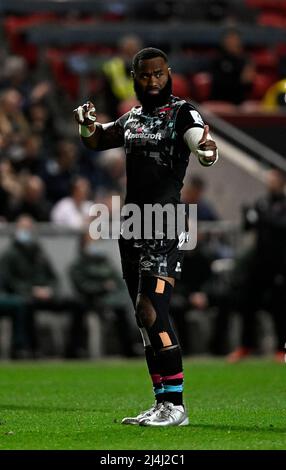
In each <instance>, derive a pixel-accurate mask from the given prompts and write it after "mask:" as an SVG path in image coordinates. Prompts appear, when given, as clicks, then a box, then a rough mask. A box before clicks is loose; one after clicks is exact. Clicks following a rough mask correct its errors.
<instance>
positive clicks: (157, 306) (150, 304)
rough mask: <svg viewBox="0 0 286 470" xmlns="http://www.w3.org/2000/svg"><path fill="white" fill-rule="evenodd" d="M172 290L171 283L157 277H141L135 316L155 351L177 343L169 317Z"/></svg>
mask: <svg viewBox="0 0 286 470" xmlns="http://www.w3.org/2000/svg"><path fill="white" fill-rule="evenodd" d="M172 291H173V287H172V286H171V284H169V282H167V281H165V280H163V279H160V278H158V277H153V276H152V277H151V276H150V277H147V276H145V277H143V278H142V279H141V287H140V292H139V297H138V302H137V308H136V317H137V321H138V322H140V324H141V327H144V328H145V330H146V331H147V334H148V337H149V340H150V343H151V345H152V347H153V348H154V350H155V351H159V350H160V349H162V348H166V347H170V346H175V345H177V344H178V341H177V338H176V335H175V332H174V330H173V327H172V325H171V323H170V318H169V306H170V300H171V295H172Z"/></svg>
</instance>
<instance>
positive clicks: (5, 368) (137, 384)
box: [0, 359, 286, 450]
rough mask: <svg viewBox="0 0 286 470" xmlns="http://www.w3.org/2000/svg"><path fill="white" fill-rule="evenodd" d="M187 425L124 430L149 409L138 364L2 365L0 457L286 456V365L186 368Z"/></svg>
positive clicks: (208, 363) (195, 364) (194, 364)
mask: <svg viewBox="0 0 286 470" xmlns="http://www.w3.org/2000/svg"><path fill="white" fill-rule="evenodd" d="M184 364H185V401H186V404H187V407H188V411H189V416H190V423H191V424H190V425H189V426H182V427H173V428H155V429H154V428H146V427H140V426H123V425H121V424H120V421H121V419H122V418H123V417H124V416H128V415H133V414H137V413H138V412H139V411H142V410H143V409H146V408H149V407H150V405H151V404H152V402H153V395H152V391H151V386H150V381H149V377H148V375H147V372H146V366H145V363H144V361H143V360H134V361H101V362H70V363H67V362H59V363H57V362H34V363H2V364H0V377H1V379H0V383H1V386H0V449H1V450H3V449H7V450H9V449H18V450H20V449H31V450H34V449H40V450H45V449H46V450H52V449H66V450H70V449H101V450H102V449H104V450H115V449H116V450H119V449H120V450H126V449H130V450H137V449H144V450H160V449H161V450H167V449H170V450H173V449H174V450H187V449H200V450H204V449H210V450H211V449H222V450H229V449H240V450H242V449H265V450H269V449H286V406H285V403H286V364H275V363H272V362H270V361H250V362H244V363H241V364H235V365H228V364H225V363H224V362H223V361H216V360H199V361H198V360H197V361H195V360H191V359H188V360H185V361H184Z"/></svg>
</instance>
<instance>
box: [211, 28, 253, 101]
mask: <svg viewBox="0 0 286 470" xmlns="http://www.w3.org/2000/svg"><path fill="white" fill-rule="evenodd" d="M254 75H255V68H254V65H253V63H252V62H251V61H250V59H249V58H248V57H247V55H246V53H245V51H244V48H243V44H242V41H241V36H240V34H239V33H238V31H236V30H234V29H231V30H228V31H226V33H225V34H224V36H223V39H222V43H221V49H220V52H219V54H218V56H217V58H216V59H215V60H214V63H213V66H212V89H211V99H212V100H217V101H228V102H229V103H233V104H237V105H238V104H241V103H242V102H243V101H245V100H246V99H247V98H248V97H249V94H250V92H251V89H252V84H253V80H254Z"/></svg>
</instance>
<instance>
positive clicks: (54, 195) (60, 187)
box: [39, 139, 79, 204]
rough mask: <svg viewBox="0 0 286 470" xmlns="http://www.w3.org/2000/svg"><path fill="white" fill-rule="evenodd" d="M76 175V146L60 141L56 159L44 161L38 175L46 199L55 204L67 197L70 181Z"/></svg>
mask: <svg viewBox="0 0 286 470" xmlns="http://www.w3.org/2000/svg"><path fill="white" fill-rule="evenodd" d="M78 173H79V166H78V148H77V146H76V145H75V144H74V142H73V141H71V140H67V139H62V140H60V141H59V142H58V143H57V150H56V158H54V159H48V160H47V161H45V162H44V165H43V168H42V170H41V172H40V175H39V176H41V178H42V179H43V180H44V182H45V184H46V191H47V192H46V194H47V199H48V200H49V201H50V202H51V203H52V204H55V203H56V202H57V201H59V200H60V199H62V198H64V197H67V196H69V194H70V187H71V183H72V180H73V179H74V178H75V177H76V176H77V175H78Z"/></svg>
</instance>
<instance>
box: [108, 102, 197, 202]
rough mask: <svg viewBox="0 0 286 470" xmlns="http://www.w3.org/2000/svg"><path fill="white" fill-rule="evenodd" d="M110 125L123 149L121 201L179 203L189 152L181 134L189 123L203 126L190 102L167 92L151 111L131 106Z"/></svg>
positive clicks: (194, 125)
mask: <svg viewBox="0 0 286 470" xmlns="http://www.w3.org/2000/svg"><path fill="white" fill-rule="evenodd" d="M113 126H114V130H115V129H116V134H117V136H116V137H117V139H116V140H117V142H120V143H121V144H122V145H123V146H124V149H125V153H126V175H127V190H126V199H125V203H134V204H137V205H138V206H142V205H143V204H148V203H149V204H155V203H159V204H162V205H165V204H167V203H175V204H176V203H179V202H180V191H181V189H182V186H183V179H184V176H185V172H186V168H187V165H188V161H189V155H190V149H189V147H188V146H187V145H186V143H185V142H184V139H183V136H184V133H185V132H186V131H187V130H188V129H190V128H192V127H200V128H202V129H203V127H204V122H203V120H202V117H201V116H200V114H199V113H198V112H197V111H196V109H195V108H194V106H192V105H191V104H190V103H188V102H186V101H185V100H181V99H180V98H177V97H174V96H171V98H170V100H169V103H168V104H166V105H165V106H162V107H159V108H155V109H154V111H152V112H151V113H145V112H144V111H143V109H142V106H136V107H134V108H132V109H131V110H130V111H129V112H127V113H126V114H124V115H123V116H121V117H120V118H119V119H118V120H117V121H115V123H114V124H113Z"/></svg>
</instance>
